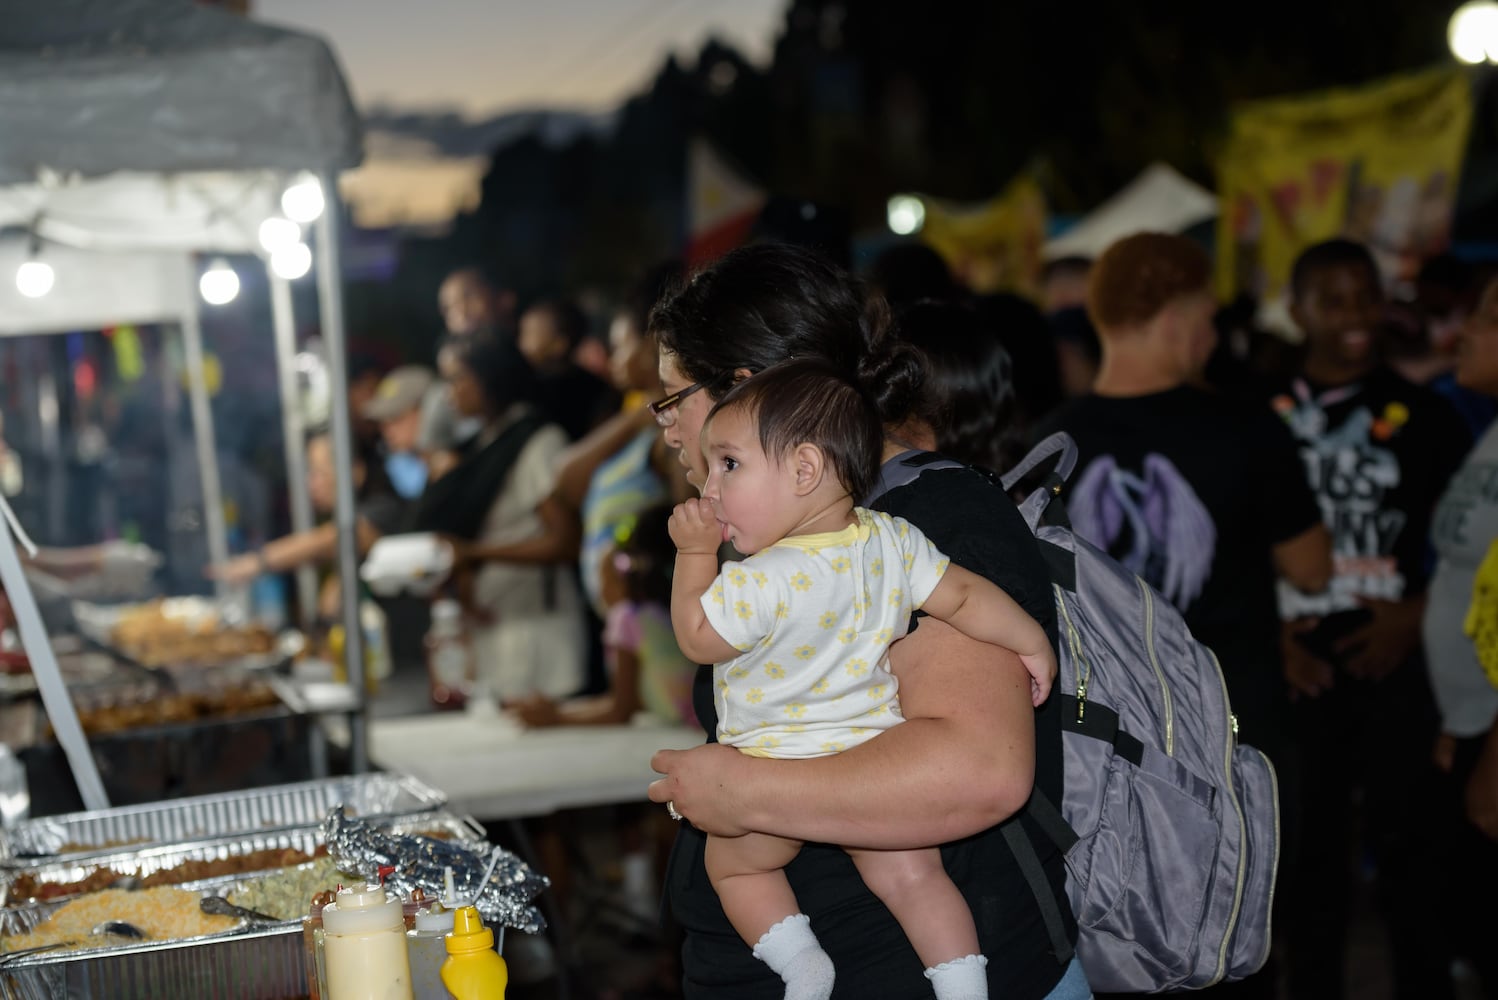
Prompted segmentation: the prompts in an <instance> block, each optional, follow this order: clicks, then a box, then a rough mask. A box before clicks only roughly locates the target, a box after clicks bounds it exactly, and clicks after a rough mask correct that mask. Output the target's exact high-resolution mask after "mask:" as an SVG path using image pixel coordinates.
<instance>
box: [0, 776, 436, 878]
mask: <svg viewBox="0 0 1498 1000" xmlns="http://www.w3.org/2000/svg"><path fill="white" fill-rule="evenodd" d="M446 801H447V796H445V795H444V794H443V793H442V792H439V791H438V790H437V789H435V788H432V787H431V786H430V785H427V784H425V783H423V782H421V781H418V780H417V779H415V778H412V777H410V776H408V775H400V774H387V773H372V774H359V775H349V776H345V777H339V778H323V779H319V780H317V781H304V782H299V783H297V784H291V785H272V786H270V787H268V788H255V789H250V790H248V791H239V792H220V793H217V794H214V795H199V796H195V797H193V798H184V799H168V800H166V801H164V802H152V803H148V804H145V805H138V806H122V807H119V808H115V809H101V810H98V811H95V812H78V813H67V814H64V815H60V816H42V817H39V818H37V819H32V820H25V821H23V822H21V823H17V824H16V825H15V826H13V827H10V828H8V829H4V830H0V867H3V868H16V867H27V868H30V867H34V866H36V865H37V864H38V863H44V862H46V861H52V860H72V859H75V858H76V859H82V858H87V857H92V856H97V855H102V854H110V853H117V852H119V851H121V850H122V849H124V848H125V847H130V848H132V849H134V850H135V851H140V850H142V849H145V848H148V847H151V846H153V845H165V844H179V843H183V842H186V841H195V840H203V839H207V838H213V837H223V836H227V835H231V834H243V833H255V832H265V831H272V830H279V829H289V828H293V827H310V826H315V825H316V824H318V823H321V822H322V820H323V817H325V816H326V815H327V813H328V810H329V809H332V808H333V807H334V806H337V805H342V806H344V807H345V808H346V809H347V810H348V811H349V813H350V814H351V815H357V816H361V817H365V818H370V817H383V816H410V815H417V814H420V813H427V812H432V811H434V810H436V809H438V808H439V807H441V806H442V805H444V804H445V803H446Z"/></svg>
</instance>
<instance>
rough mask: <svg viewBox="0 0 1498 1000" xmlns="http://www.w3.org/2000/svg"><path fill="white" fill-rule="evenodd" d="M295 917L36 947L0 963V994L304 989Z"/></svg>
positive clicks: (273, 999) (39, 997)
mask: <svg viewBox="0 0 1498 1000" xmlns="http://www.w3.org/2000/svg"><path fill="white" fill-rule="evenodd" d="M307 987H308V984H307V971H306V959H305V948H304V946H303V938H302V928H301V925H300V924H299V923H295V922H288V923H284V924H271V925H262V926H259V927H254V928H245V929H243V930H239V931H231V932H228V933H224V934H213V935H208V936H205V937H197V938H183V939H181V940H178V941H160V942H150V943H142V944H135V945H125V946H121V947H118V948H108V949H98V950H95V951H85V952H65V953H59V952H40V953H37V954H34V955H25V956H22V957H20V958H16V959H13V960H8V961H3V962H0V996H4V997H6V998H11V997H14V998H18V1000H52V998H55V997H68V998H69V1000H96V998H97V1000H104V998H111V1000H112V998H116V997H118V998H122V1000H137V998H139V1000H159V998H161V997H171V996H192V997H236V998H240V1000H284V998H289V997H305V996H306V995H307Z"/></svg>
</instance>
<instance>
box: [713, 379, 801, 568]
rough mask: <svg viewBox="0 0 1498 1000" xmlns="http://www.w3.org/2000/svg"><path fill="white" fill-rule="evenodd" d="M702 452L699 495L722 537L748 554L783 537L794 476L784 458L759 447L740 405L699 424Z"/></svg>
mask: <svg viewBox="0 0 1498 1000" xmlns="http://www.w3.org/2000/svg"><path fill="white" fill-rule="evenodd" d="M702 453H703V455H704V456H705V457H706V459H707V481H706V482H705V483H704V484H703V487H702V496H703V499H705V500H707V501H709V502H710V503H711V504H712V505H713V513H714V514H715V515H716V516H717V518H718V522H719V523H720V524H722V525H723V539H724V540H725V541H728V542H732V543H733V547H734V548H735V549H737V550H738V551H740V552H742V553H744V554H745V555H752V554H754V553H755V552H758V551H759V550H760V549H763V548H766V547H768V546H770V545H773V544H774V543H776V542H778V541H780V540H781V539H782V538H784V537H785V535H786V533H787V532H788V531H789V530H790V527H791V526H792V525H793V524H794V523H795V516H794V512H793V511H794V507H795V504H796V500H797V495H796V492H795V489H794V485H795V480H794V478H793V475H792V473H791V472H790V471H789V470H788V467H787V466H786V464H785V463H782V462H780V461H778V460H777V459H775V458H772V457H770V456H768V455H766V454H765V453H764V450H763V449H762V448H761V447H760V443H759V429H758V428H757V427H756V426H755V423H754V420H753V419H752V418H751V417H750V416H749V414H747V413H746V412H745V411H744V410H743V408H742V407H737V406H736V407H733V408H731V409H727V410H722V411H719V412H718V414H717V415H715V416H714V417H713V418H712V419H711V420H709V421H708V422H707V423H706V425H704V427H703V428H702Z"/></svg>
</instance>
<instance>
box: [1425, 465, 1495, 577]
mask: <svg viewBox="0 0 1498 1000" xmlns="http://www.w3.org/2000/svg"><path fill="white" fill-rule="evenodd" d="M1479 503H1483V504H1490V505H1491V504H1498V463H1494V462H1476V461H1469V462H1467V464H1466V465H1464V466H1462V468H1461V471H1460V472H1458V473H1457V474H1456V475H1455V476H1453V477H1452V479H1451V485H1449V486H1447V487H1446V493H1445V495H1444V496H1442V497H1441V502H1440V504H1439V505H1438V506H1437V507H1436V516H1435V519H1434V520H1433V521H1432V522H1431V529H1430V534H1431V540H1432V541H1433V542H1434V543H1435V546H1436V549H1437V551H1439V552H1441V553H1443V555H1444V553H1446V552H1449V551H1453V550H1458V549H1464V548H1467V547H1468V546H1471V545H1473V544H1475V543H1477V542H1479V541H1481V542H1483V543H1487V542H1489V541H1491V540H1490V539H1479V538H1473V537H1471V536H1472V531H1471V529H1470V527H1469V525H1468V523H1467V521H1468V519H1469V517H1470V516H1471V514H1472V509H1473V508H1474V507H1476V506H1477V505H1478V504H1479Z"/></svg>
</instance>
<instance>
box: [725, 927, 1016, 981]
mask: <svg viewBox="0 0 1498 1000" xmlns="http://www.w3.org/2000/svg"><path fill="white" fill-rule="evenodd" d="M754 957H755V958H757V959H759V960H760V961H761V962H763V963H765V964H766V965H768V966H769V967H770V968H771V969H772V970H774V972H775V974H776V975H778V976H780V978H781V979H783V980H785V1000H827V998H828V997H830V996H831V995H832V979H833V968H832V959H831V958H829V957H828V956H827V953H826V952H825V951H823V950H822V946H821V945H820V944H819V943H817V936H816V935H815V934H813V933H812V931H811V918H810V917H808V916H807V915H806V914H804V913H797V914H796V915H794V916H790V917H786V918H785V919H784V920H782V921H781V922H780V923H778V924H776V925H775V926H774V927H771V928H770V929H769V930H767V931H765V936H764V937H762V938H760V939H759V943H758V944H756V945H755V946H754ZM987 967H988V959H987V958H986V957H985V956H983V955H965V956H963V957H962V958H954V959H952V961H950V962H943V963H941V964H940V965H938V966H936V967H935V968H933V969H927V970H926V973H925V975H926V978H927V979H929V980H931V988H932V989H933V990H934V991H935V992H936V1000H988V972H987Z"/></svg>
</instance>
